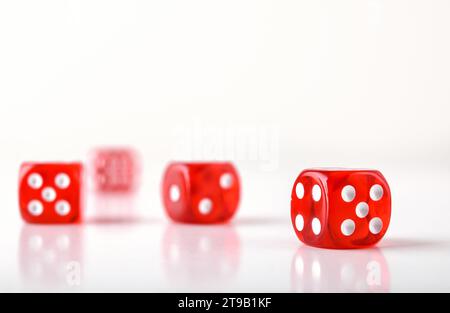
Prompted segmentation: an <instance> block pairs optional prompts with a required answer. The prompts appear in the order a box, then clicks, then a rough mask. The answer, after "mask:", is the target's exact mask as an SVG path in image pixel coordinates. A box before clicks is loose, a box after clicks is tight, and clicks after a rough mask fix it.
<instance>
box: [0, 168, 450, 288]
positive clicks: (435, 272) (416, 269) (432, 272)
mask: <svg viewBox="0 0 450 313" xmlns="http://www.w3.org/2000/svg"><path fill="white" fill-rule="evenodd" d="M388 173H389V175H388V177H392V174H393V173H398V176H397V178H395V179H391V188H392V190H393V195H394V198H393V203H394V205H393V216H392V223H391V226H390V230H389V232H388V234H387V236H386V238H385V239H384V240H383V241H382V242H381V243H380V244H379V245H378V246H377V247H375V248H371V249H365V250H352V251H335V250H323V249H316V248H310V247H306V246H304V245H303V244H301V243H300V242H299V241H298V239H297V238H296V236H295V234H294V231H293V229H292V226H291V225H290V221H289V218H290V217H289V199H282V195H283V194H287V195H288V194H289V193H290V190H286V192H284V191H282V189H283V184H282V183H275V178H273V179H269V177H273V176H268V178H267V180H263V179H260V178H258V179H251V178H249V179H246V180H245V181H246V183H244V190H245V188H246V187H245V186H249V185H251V186H253V187H255V188H263V187H262V186H263V185H266V187H267V188H269V187H273V186H275V185H277V184H278V185H280V187H279V190H277V189H274V190H273V194H267V195H261V194H257V193H255V194H253V196H252V194H246V195H245V194H244V195H245V198H244V200H243V202H242V205H241V209H240V213H239V214H238V216H237V217H236V218H235V220H234V221H233V222H232V223H230V224H229V225H215V226H191V225H180V224H175V223H172V222H170V221H169V220H168V219H167V218H166V217H165V216H164V213H163V210H162V208H161V206H160V205H159V203H156V202H155V203H149V205H148V207H147V206H144V205H145V203H146V202H145V201H141V200H135V201H134V202H133V201H132V200H130V199H125V198H120V199H108V200H107V201H106V200H105V199H104V198H103V199H99V198H98V197H96V196H95V195H94V194H91V196H90V197H91V199H94V200H92V201H90V204H89V206H90V211H91V214H90V216H89V217H88V220H87V221H86V222H85V223H83V224H81V225H75V226H39V225H27V224H24V223H23V222H22V221H21V220H20V218H19V215H18V211H17V212H13V211H12V210H11V211H9V212H8V214H6V216H8V218H7V219H6V218H2V219H1V222H0V225H1V226H0V247H1V255H2V258H3V260H2V262H1V263H0V277H2V279H1V280H0V291H73V292H76V291H148V292H160V291H167V292H174V291H181V292H188V291H189V292H201V291H203V292H219V291H223V292H240V291H242V292H325V291H338V292H344V291H351V292H361V291H368V292H398V291H406V292H409V291H450V283H449V282H450V228H449V227H448V218H449V217H450V214H449V212H450V210H449V209H450V205H449V199H448V197H446V196H445V195H446V194H448V190H449V187H450V181H448V179H447V177H446V176H440V175H439V174H440V172H437V171H435V170H434V171H433V170H431V171H429V172H425V171H423V172H421V171H419V172H418V173H416V174H415V173H412V172H410V173H408V172H407V171H406V172H405V171H398V172H391V171H388ZM441 174H442V173H441ZM281 177H284V176H283V175H281ZM388 180H389V179H388ZM418 181H423V182H427V183H425V184H424V185H422V186H421V188H420V190H415V191H414V192H412V188H413V187H414V186H416V184H417V182H418ZM258 184H259V185H258ZM286 185H289V184H288V182H287V181H286ZM287 189H288V188H287ZM141 194H142V192H141ZM441 195H442V196H441ZM141 197H142V195H141ZM261 197H264V198H265V199H264V200H265V201H264V202H265V203H266V207H265V208H263V207H261V212H262V213H261V215H258V214H255V212H256V211H255V210H250V208H249V207H248V205H250V204H251V203H254V205H261V203H260V201H261V199H260V198H261ZM138 198H139V197H138ZM143 198H144V199H145V197H143ZM276 198H278V199H280V201H279V202H280V206H279V207H277V206H273V203H275V201H276ZM94 203H96V206H94ZM151 204H153V206H152V205H151ZM140 205H141V206H140ZM133 206H135V207H136V208H137V209H136V210H135V211H132V210H130V208H131V207H133ZM9 208H10V209H17V208H15V207H14V204H13V203H11V206H10V207H9ZM100 208H101V209H100ZM2 209H5V207H4V208H2ZM140 209H142V210H140ZM270 210H272V214H269V213H268V212H270ZM93 211H95V214H92V212H93ZM246 212H251V214H247V213H246ZM281 213H282V214H281Z"/></svg>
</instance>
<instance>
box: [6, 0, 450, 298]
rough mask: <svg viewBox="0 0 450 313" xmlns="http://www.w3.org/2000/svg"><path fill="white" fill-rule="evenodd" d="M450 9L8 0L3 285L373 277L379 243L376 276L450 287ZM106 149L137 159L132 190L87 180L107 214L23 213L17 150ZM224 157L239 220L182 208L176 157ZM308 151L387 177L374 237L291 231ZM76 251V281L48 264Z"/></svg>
mask: <svg viewBox="0 0 450 313" xmlns="http://www.w3.org/2000/svg"><path fill="white" fill-rule="evenodd" d="M449 15H450V2H449V1H444V0H442V1H438V0H435V1H398V0H390V1H379V0H369V1H284V0H282V1H264V0H258V1H256V0H255V1H246V0H240V1H234V0H232V1H211V0H209V1H206V0H205V1H173V0H168V1H137V0H135V1H132V0H131V1H116V0H112V1H111V0H109V1H95V0H94V1H74V0H65V1H21V0H18V1H2V2H0V146H1V156H0V195H1V199H2V204H1V205H0V215H1V218H0V248H1V250H0V256H1V258H2V262H0V278H1V279H0V290H1V291H19V290H44V291H45V290H55V289H56V290H68V291H79V290H91V291H98V290H115V291H131V290H138V291H180V290H181V291H184V290H187V291H327V290H331V291H360V290H368V288H366V287H367V284H366V285H365V284H364V283H361V282H360V281H361V280H362V281H363V282H364V281H366V280H367V279H366V278H367V277H366V276H367V275H366V274H367V273H366V270H367V264H371V263H370V262H372V261H373V260H374V259H376V260H378V261H376V262H378V264H379V265H380V266H381V268H382V269H383V271H382V273H383V275H382V278H383V279H382V283H381V284H378V285H376V287H377V288H372V289H370V288H369V290H374V291H450V283H449V281H450V280H449V279H450V228H449V226H448V221H449V219H450V202H449V199H448V193H449V190H450V189H449V188H450V123H449V122H448V119H449V116H450V89H449V86H450V58H449V57H448V56H449V55H450V20H449V19H448V16H449ZM103 145H127V146H132V147H134V148H135V149H137V150H138V151H139V152H140V154H141V159H142V164H143V168H144V170H143V173H142V187H141V190H140V193H139V194H138V195H137V196H136V197H135V199H132V200H130V199H125V200H124V199H119V200H117V199H115V200H114V199H109V200H108V199H107V201H108V203H109V204H107V205H105V204H104V202H102V200H101V199H97V198H96V197H95V195H94V194H93V193H89V194H88V200H89V201H88V207H87V209H86V210H88V212H90V213H91V214H93V215H101V214H106V215H107V214H111V211H112V210H113V209H109V207H112V206H114V210H115V211H114V214H115V216H114V223H108V224H105V223H103V224H99V223H94V222H92V221H91V222H89V223H87V224H85V225H84V226H79V227H33V226H27V225H24V224H23V223H22V221H21V220H20V216H19V214H18V207H17V200H16V198H17V174H18V168H19V165H20V163H21V162H22V161H25V160H31V161H37V160H62V161H70V160H82V161H85V160H86V159H87V157H88V153H89V151H90V150H91V149H93V148H95V147H98V146H103ZM216 158H220V159H232V160H234V161H235V163H236V164H237V166H238V168H239V170H240V172H241V176H242V179H243V186H244V188H243V200H242V204H241V208H240V212H239V214H238V216H237V217H236V219H235V221H234V222H233V223H232V225H229V226H221V227H214V228H208V227H206V228H201V227H200V228H199V227H188V226H179V225H174V224H171V223H170V222H169V221H168V220H167V218H166V217H165V215H164V213H163V208H162V206H161V204H160V199H159V198H160V197H159V183H160V178H161V175H162V172H163V170H164V166H165V165H166V163H167V162H168V161H169V160H171V159H216ZM311 166H345V167H369V168H377V169H379V170H381V171H382V172H383V173H384V174H385V176H386V178H387V179H388V181H389V183H390V185H391V188H392V191H393V219H392V224H391V227H390V231H389V233H388V235H387V237H386V239H385V241H383V242H382V243H381V245H380V247H379V249H378V250H367V251H359V252H355V251H353V252H348V251H347V252H342V253H343V254H339V255H334V254H331V255H330V253H333V252H330V251H323V250H316V249H310V248H305V247H304V246H302V245H301V244H300V243H299V242H298V240H297V239H296V238H295V235H294V233H293V230H292V228H291V227H292V226H291V225H290V224H289V223H290V222H289V200H290V199H289V198H290V191H291V187H292V186H291V185H292V182H293V181H294V179H295V177H296V176H297V175H298V174H299V172H300V171H301V170H302V169H303V168H306V167H311ZM103 200H104V199H103ZM111 203H112V204H111ZM105 206H106V208H107V209H108V210H109V213H105V212H104V210H103V211H101V210H100V208H101V207H105ZM130 215H131V216H132V218H130ZM118 216H119V217H118ZM121 220H122V223H119V222H120V221H121ZM60 237H61V238H62V239H60V240H59V239H58V240H59V241H58V242H59V243H57V240H53V239H55V238H60ZM205 238H206V239H205ZM229 238H231V239H230V240H231V243H224V241H226V240H228V239H229ZM233 238H234V239H233ZM30 242H32V243H31V244H30ZM61 242H62V243H61ZM33 243H34V244H33ZM68 243H69V244H68ZM228 245H230V246H231V247H233V248H232V249H231V250H232V251H231V252H230V251H229V250H228V249H225V250H224V247H226V246H228ZM60 246H62V247H63V248H64V247H65V248H64V249H66V250H64V251H66V252H58V251H59V250H58V249H59V248H61V247H60ZM33 247H34V248H33ZM58 247H59V248H58ZM33 249H34V250H33ZM39 249H41V250H39ZM165 251H171V252H168V253H165ZM374 251H375V252H374ZM65 253H66V254H65ZM335 253H339V252H335ZM373 253H375V254H373ZM330 259H336V260H338V261H336V263H337V264H340V265H338V266H337V265H336V264H334V263H331V264H330V262H329V260H330ZM380 260H381V261H380ZM68 261H76V262H78V263H77V264H79V265H80V268H81V273H82V279H81V282H80V285H79V286H72V287H71V286H70V284H69V283H67V281H66V278H67V277H66V274H67V273H65V272H64V271H63V273H62V274H61V273H59V272H58V273H59V274H58V273H55V272H56V271H57V270H56V269H58V266H63V267H64V266H66V265H67V262H68ZM46 262H47V263H46ZM52 262H53V263H52ZM55 262H59V263H58V264H59V265H58V266H55V265H52V264H54V263H55ZM171 262H175V265H174V264H172V263H171ZM69 263H70V262H69ZM46 264H47V265H46ZM49 264H50V265H49ZM302 264H303V265H302ZM317 264H319V265H317ZM199 267H200V268H203V269H205V270H204V271H200V272H202V273H203V276H202V275H200V274H199V273H198V272H199ZM222 267H224V268H225V269H223V268H222ZM348 268H350V269H348ZM30 269H31V270H30ZM59 270H60V269H59ZM222 270H223V271H224V272H221V271H222ZM309 270H311V271H312V273H314V275H312V276H311V277H312V278H311V279H309V278H308V277H309V276H307V273H308V271H309ZM227 271H229V272H227ZM342 272H343V273H344V274H342ZM30 273H34V274H30ZM224 273H225V274H224ZM348 273H353V274H348ZM369 274H370V273H369ZM33 275H34V276H33ZM58 275H59V276H58ZM199 275H200V276H202V279H199V278H198V276H199ZM53 276H56V278H54V277H53ZM348 277H350V278H348ZM221 278H224V279H221ZM299 282H301V283H299ZM366 283H367V281H366Z"/></svg>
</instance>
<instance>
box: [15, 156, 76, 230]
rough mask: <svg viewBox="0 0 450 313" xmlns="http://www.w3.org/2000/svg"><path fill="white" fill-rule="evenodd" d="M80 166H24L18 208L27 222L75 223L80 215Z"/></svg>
mask: <svg viewBox="0 0 450 313" xmlns="http://www.w3.org/2000/svg"><path fill="white" fill-rule="evenodd" d="M81 185H82V165H81V164H80V163H71V164H63V163H24V164H23V165H22V166H21V169H20V178H19V206H20V212H21V214H22V217H23V219H24V220H25V221H27V222H29V223H76V222H78V221H79V219H80V216H81V212H80V211H81Z"/></svg>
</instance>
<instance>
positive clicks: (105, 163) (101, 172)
mask: <svg viewBox="0 0 450 313" xmlns="http://www.w3.org/2000/svg"><path fill="white" fill-rule="evenodd" d="M92 164H93V167H94V169H93V171H92V173H93V175H92V176H93V177H92V178H93V181H94V185H95V188H96V189H97V190H98V191H101V192H129V191H133V190H134V187H136V184H137V182H136V180H137V177H136V176H137V173H138V170H137V157H136V153H135V152H134V151H133V150H131V149H126V148H123V149H112V148H111V149H108V148H107V149H98V150H96V151H95V152H94V155H93V161H92Z"/></svg>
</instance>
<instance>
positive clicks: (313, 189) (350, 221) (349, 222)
mask: <svg viewBox="0 0 450 313" xmlns="http://www.w3.org/2000/svg"><path fill="white" fill-rule="evenodd" d="M390 218H391V192H390V188H389V185H388V183H387V182H386V180H385V178H384V177H383V175H382V174H381V173H380V172H379V171H376V170H364V169H358V170H352V169H310V170H305V171H303V172H302V173H301V174H300V175H299V176H298V178H297V179H296V181H295V184H294V186H293V190H292V196H291V219H292V225H293V226H294V230H295V232H296V234H297V236H298V238H299V239H300V240H301V241H302V242H304V243H305V244H307V245H310V246H314V247H320V248H331V249H356V248H366V247H370V246H373V245H375V244H376V243H377V242H378V241H380V240H381V239H382V238H383V236H384V235H385V233H386V231H387V229H388V227H389V223H390Z"/></svg>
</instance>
